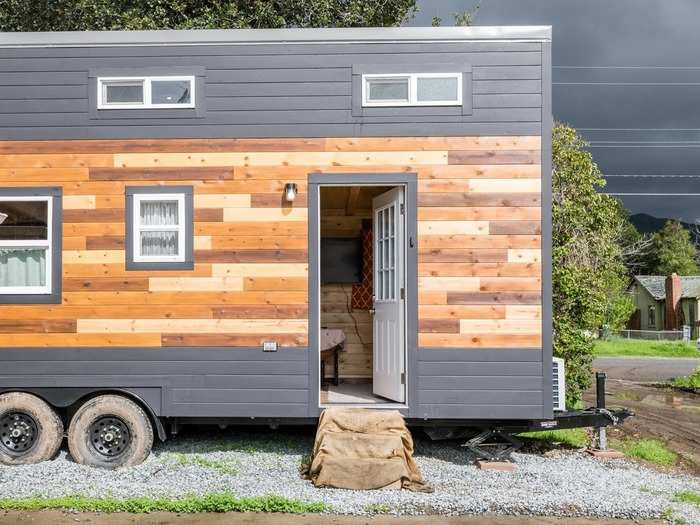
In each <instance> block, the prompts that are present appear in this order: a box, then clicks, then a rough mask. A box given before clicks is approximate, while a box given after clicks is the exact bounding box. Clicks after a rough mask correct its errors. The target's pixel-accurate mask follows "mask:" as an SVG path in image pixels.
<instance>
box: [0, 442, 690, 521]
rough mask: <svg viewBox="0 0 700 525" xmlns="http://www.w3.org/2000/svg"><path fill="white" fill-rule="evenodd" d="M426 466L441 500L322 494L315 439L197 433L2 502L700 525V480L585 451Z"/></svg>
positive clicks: (440, 447) (45, 477) (42, 469)
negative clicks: (122, 464) (228, 497)
mask: <svg viewBox="0 0 700 525" xmlns="http://www.w3.org/2000/svg"><path fill="white" fill-rule="evenodd" d="M416 441H417V443H416V445H417V447H416V448H417V450H416V461H417V463H418V465H419V466H420V468H421V471H422V473H423V476H424V477H425V479H426V481H427V482H428V483H430V484H431V485H432V486H433V487H434V488H435V492H434V493H433V494H422V493H412V492H407V491H366V492H359V491H346V490H333V489H316V488H314V487H313V486H312V485H311V483H310V482H308V481H305V480H303V479H301V478H300V476H299V465H300V463H301V461H302V458H303V457H304V456H305V454H308V452H309V451H310V448H311V444H312V442H313V434H312V433H311V432H309V431H306V430H305V431H297V432H292V431H275V432H272V431H267V432H261V431H246V432H243V431H226V432H222V431H219V430H211V431H207V430H205V429H198V430H197V431H196V432H194V431H190V432H189V433H186V434H183V435H181V436H180V437H178V438H176V439H173V440H171V441H169V442H167V443H165V444H162V445H158V446H157V447H156V448H155V450H154V453H153V454H151V456H150V457H149V459H148V460H147V461H146V462H145V463H144V464H142V465H140V466H138V467H133V468H129V469H123V470H120V471H117V472H108V471H104V470H98V469H93V468H90V467H84V466H81V465H77V464H75V463H73V462H71V461H70V459H69V458H67V457H66V454H65V452H62V453H61V455H60V456H59V457H58V458H57V459H56V460H54V461H49V462H45V463H41V464H38V465H30V466H23V467H0V498H12V497H17V498H22V497H30V496H45V497H55V496H63V495H83V496H94V497H98V496H112V497H116V498H126V497H131V496H173V497H177V496H183V495H203V494H206V493H212V492H224V491H230V492H232V493H234V494H236V495H238V496H263V495H279V496H285V497H288V498H294V499H299V500H304V501H322V502H324V503H326V504H327V505H329V506H330V507H331V511H332V512H333V513H337V514H372V513H373V512H377V511H381V512H388V513H391V514H397V515H402V514H449V515H457V514H483V513H492V514H509V515H549V516H589V517H612V518H628V519H651V518H659V517H663V516H665V515H668V512H669V509H671V510H672V512H673V515H674V516H675V517H678V518H682V519H683V520H685V523H688V524H693V523H694V524H700V508H698V507H695V506H692V505H688V504H681V503H675V502H672V501H671V499H672V497H673V494H674V493H676V492H679V491H686V490H692V491H696V492H699V493H700V479H698V478H695V477H692V476H688V475H682V474H671V473H661V472H657V471H655V470H652V469H649V468H645V467H643V466H640V465H637V464H634V463H629V462H626V461H621V460H617V461H607V462H603V461H600V460H594V459H592V458H590V457H588V456H587V455H586V454H584V453H581V452H578V451H554V452H550V453H548V454H547V455H535V454H515V455H514V459H515V462H516V463H517V466H518V468H517V471H516V472H515V473H497V472H485V471H480V470H477V469H476V467H474V466H473V464H472V458H471V457H470V456H469V455H468V453H467V452H465V450H464V449H462V448H460V447H459V444H458V443H454V442H440V443H435V442H430V441H429V440H427V439H422V438H420V437H417V440H416Z"/></svg>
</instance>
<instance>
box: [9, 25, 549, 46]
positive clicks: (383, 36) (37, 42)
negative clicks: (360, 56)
mask: <svg viewBox="0 0 700 525" xmlns="http://www.w3.org/2000/svg"><path fill="white" fill-rule="evenodd" d="M551 39H552V28H551V26H471V27H352V28H285V29H192V30H159V31H56V32H16V33H12V32H9V33H8V32H6V33H0V47H88V46H148V45H224V44H263V43H269V44H278V43H281V44H296V43H298V44H303V43H317V42H328V43H331V42H337V43H343V42H349V43H354V42H403V41H421V42H423V41H465V40H518V41H538V42H542V41H551Z"/></svg>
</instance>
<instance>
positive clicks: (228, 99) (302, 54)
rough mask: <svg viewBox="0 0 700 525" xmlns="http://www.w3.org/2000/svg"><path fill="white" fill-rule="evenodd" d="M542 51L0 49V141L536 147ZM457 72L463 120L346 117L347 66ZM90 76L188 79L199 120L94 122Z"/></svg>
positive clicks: (370, 46)
mask: <svg viewBox="0 0 700 525" xmlns="http://www.w3.org/2000/svg"><path fill="white" fill-rule="evenodd" d="M542 47H543V44H542V43H540V42H481V41H475V42H461V43H460V42H456V43H445V42H438V43H434V42H433V43H431V42H426V43H347V44H342V43H341V44H338V43H333V44H297V45H284V44H266V45H201V46H181V45H173V46H157V45H155V46H144V47H92V48H90V47H65V48H61V47H56V48H39V47H37V48H11V49H8V48H5V49H0V140H2V139H16V140H24V139H33V140H41V139H47V140H49V139H88V138H115V139H119V138H177V137H182V138H188V137H192V138H205V137H211V138H215V137H231V138H233V137H291V136H307V137H324V136H382V135H388V136H392V135H393V136H401V135H435V136H440V135H523V134H534V135H538V134H540V132H541V120H542V118H541V107H542V85H541V84H542V82H541V81H542V78H541V77H542ZM455 63H459V64H465V68H466V67H468V68H469V69H470V70H471V76H472V82H471V87H472V93H471V97H470V101H471V106H472V108H470V109H469V111H464V112H463V111H462V108H455V107H437V108H435V107H432V108H431V107H421V108H366V109H365V111H363V112H362V114H360V115H357V114H353V110H352V103H353V101H352V73H353V66H357V65H360V64H361V65H368V64H370V65H376V64H386V65H387V67H390V68H393V69H395V68H396V67H399V68H400V67H402V66H405V67H406V68H410V69H412V70H418V69H420V67H421V65H424V66H425V67H426V68H428V69H430V68H434V67H435V66H436V65H437V66H438V67H439V65H440V64H445V65H448V64H449V65H452V64H455ZM96 68H99V70H100V72H105V71H109V70H110V69H112V70H114V71H115V72H118V71H119V70H124V69H128V70H130V71H133V70H143V72H144V74H148V72H149V69H150V68H152V69H153V70H155V71H157V72H158V74H162V72H163V70H167V69H168V68H171V69H173V70H177V73H178V74H181V72H182V71H183V68H184V69H187V68H191V69H192V70H193V73H196V74H198V75H201V78H202V81H203V86H204V89H203V90H200V93H198V101H197V102H198V106H199V109H198V111H197V112H196V114H195V113H193V112H192V110H189V111H188V110H184V109H183V110H150V111H144V110H126V111H123V110H104V111H99V112H98V111H96V110H95V108H93V107H92V106H93V105H94V96H92V95H91V93H92V90H93V85H92V84H93V83H94V78H93V79H92V83H91V81H90V75H91V71H93V72H94V70H95V69H96ZM465 71H466V69H465ZM201 91H203V93H202V92H201ZM407 124H411V125H407Z"/></svg>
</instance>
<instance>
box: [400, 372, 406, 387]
mask: <svg viewBox="0 0 700 525" xmlns="http://www.w3.org/2000/svg"><path fill="white" fill-rule="evenodd" d="M401 384H402V385H405V384H406V372H401Z"/></svg>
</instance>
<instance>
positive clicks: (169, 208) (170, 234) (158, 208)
mask: <svg viewBox="0 0 700 525" xmlns="http://www.w3.org/2000/svg"><path fill="white" fill-rule="evenodd" d="M133 215H134V216H133V227H134V231H133V235H132V242H133V259H134V261H135V262H183V261H184V260H185V235H186V234H185V222H186V218H185V195H184V194H182V193H167V194H165V193H163V194H156V193H152V194H140V195H134V205H133Z"/></svg>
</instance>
